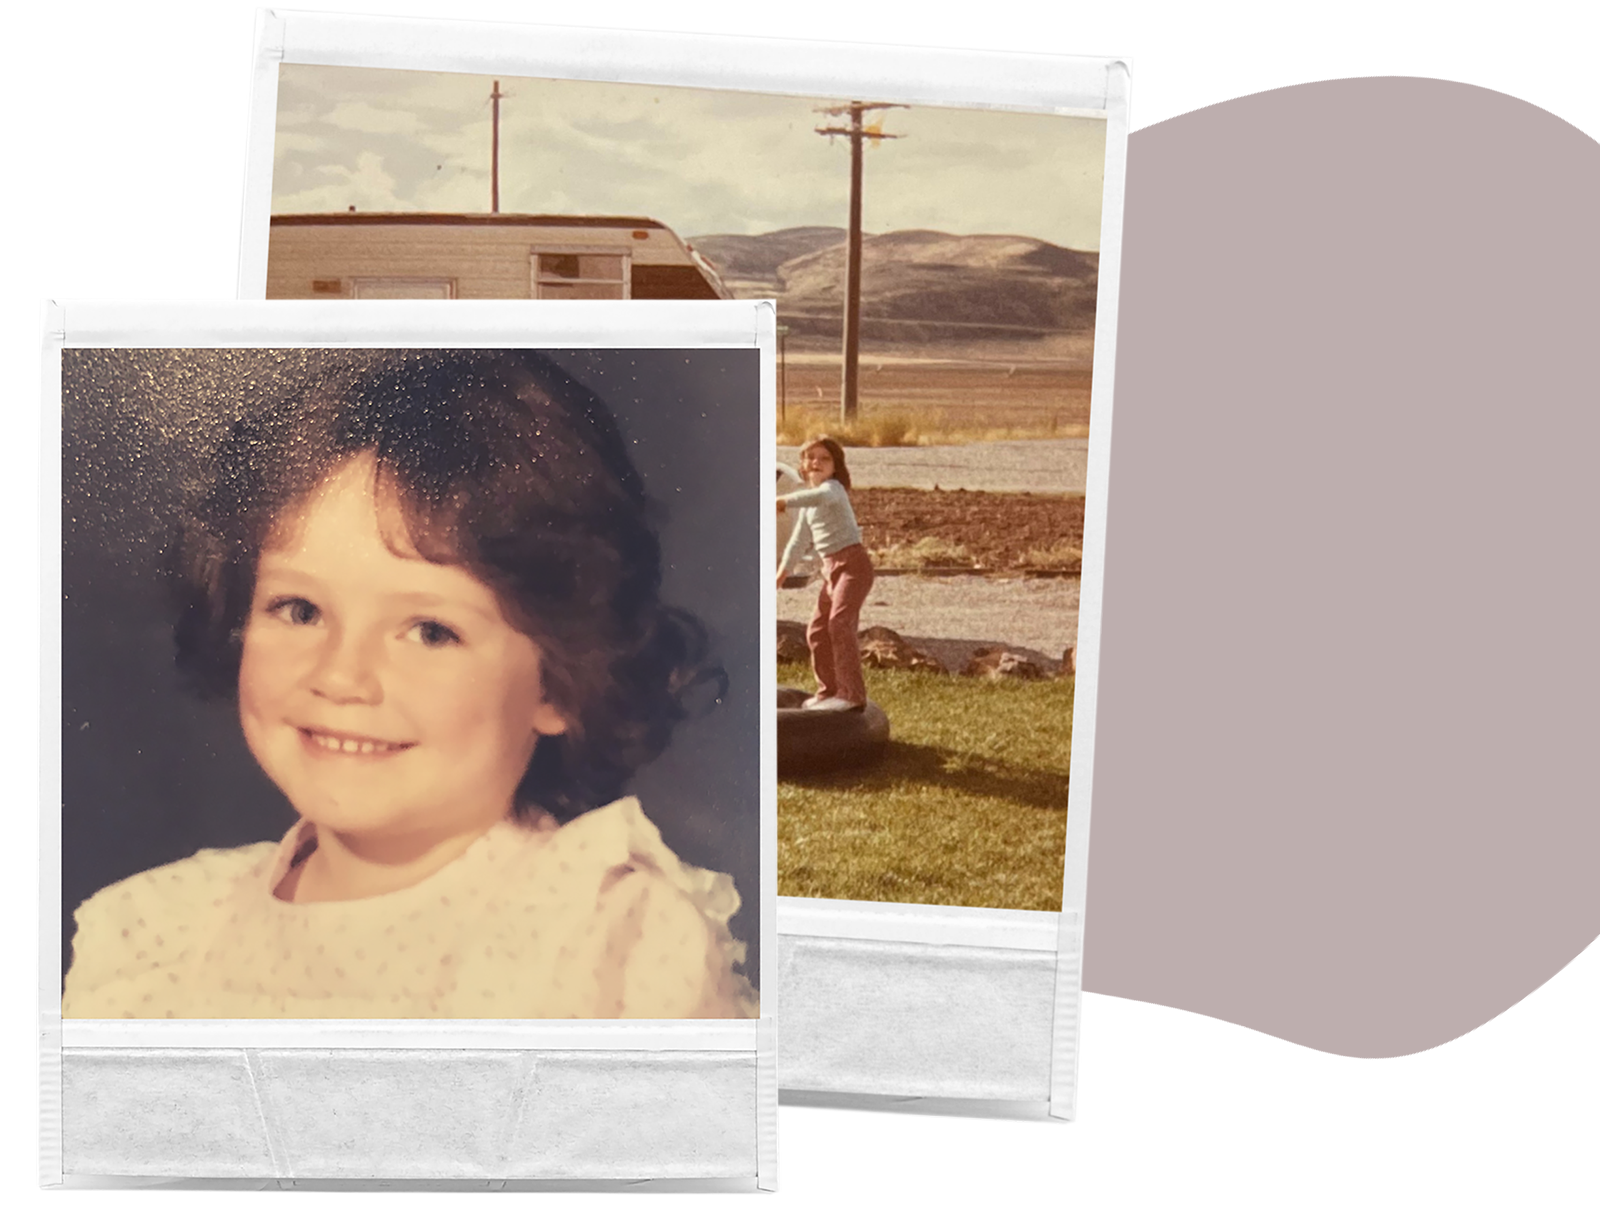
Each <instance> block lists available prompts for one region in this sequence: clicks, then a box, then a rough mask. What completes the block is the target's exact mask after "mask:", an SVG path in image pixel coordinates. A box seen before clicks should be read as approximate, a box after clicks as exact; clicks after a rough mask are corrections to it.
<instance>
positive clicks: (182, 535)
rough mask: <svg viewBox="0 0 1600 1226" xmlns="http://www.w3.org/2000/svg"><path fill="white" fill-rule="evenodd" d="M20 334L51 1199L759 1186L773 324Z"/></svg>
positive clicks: (768, 894) (678, 310)
mask: <svg viewBox="0 0 1600 1226" xmlns="http://www.w3.org/2000/svg"><path fill="white" fill-rule="evenodd" d="M49 327H50V333H49V336H48V338H47V378H46V394H45V395H46V405H45V409H46V423H47V424H46V429H45V437H46V450H47V460H46V472H47V479H46V486H45V488H46V498H47V500H48V501H47V507H46V515H45V517H44V518H45V522H46V524H47V525H48V527H47V539H46V542H45V548H44V556H45V564H46V582H45V600H46V607H45V619H44V624H45V626H46V627H47V629H46V632H45V633H46V642H45V645H44V668H45V692H46V695H47V703H58V704H59V716H60V718H59V720H54V719H51V718H49V715H48V713H47V718H46V720H45V729H46V731H45V741H46V744H45V761H44V797H45V799H44V819H43V821H44V836H43V847H44V865H43V878H42V880H43V891H42V892H43V896H44V903H43V923H42V933H43V941H42V956H41V967H42V970H41V1012H42V1017H43V1027H44V1094H43V1102H44V1129H43V1135H44V1154H43V1164H44V1172H43V1173H44V1179H45V1182H46V1183H51V1184H57V1183H63V1182H65V1183H69V1184H78V1185H84V1184H89V1185H93V1184H97V1183H102V1184H103V1183H105V1182H108V1181H109V1182H114V1183H115V1182H121V1183H127V1182H130V1181H133V1182H141V1181H143V1182H150V1181H155V1182H166V1181H173V1180H187V1179H198V1180H211V1181H215V1180H233V1181H245V1182H247V1183H253V1184H257V1185H261V1186H305V1185H306V1184H308V1183H309V1184H312V1185H313V1186H315V1185H317V1184H320V1183H323V1182H325V1181H335V1182H338V1181H361V1180H366V1181H371V1180H383V1181H387V1182H389V1183H394V1182H396V1181H399V1182H400V1183H401V1184H402V1185H404V1184H407V1183H410V1182H415V1181H455V1182H458V1183H459V1182H460V1181H475V1182H476V1183H478V1184H480V1185H481V1184H483V1183H484V1182H486V1181H490V1182H493V1183H494V1184H495V1186H502V1185H505V1184H510V1185H512V1186H518V1185H520V1184H522V1183H523V1182H524V1181H527V1182H528V1184H529V1186H537V1187H548V1186H559V1187H570V1186H585V1185H586V1183H587V1182H592V1181H628V1182H637V1181H656V1180H664V1181H669V1182H670V1183H672V1184H674V1185H676V1184H683V1183H688V1184H690V1185H692V1186H704V1187H709V1188H755V1187H757V1186H760V1187H764V1188H770V1187H772V1186H774V1178H775V1121H776V1113H777V1094H778V1091H777V1080H776V1063H775V1061H776V1057H775V1043H774V1036H773V1027H774V1022H773V1018H772V996H773V993H772V992H770V991H768V992H767V993H765V994H763V992H762V959H763V955H765V956H766V960H767V962H768V963H769V965H770V962H771V961H772V955H771V951H772V949H773V948H774V945H775V923H776V917H775V907H776V901H775V900H776V853H775V842H776V836H775V823H776V816H775V814H776V801H775V796H774V788H773V784H772V783H771V782H770V781H769V780H767V778H766V775H765V773H764V770H763V767H766V768H768V769H770V768H771V766H772V763H771V762H770V761H764V759H766V758H768V757H770V751H768V750H764V749H763V745H764V743H765V741H766V740H767V739H770V734H771V732H772V727H773V723H774V717H773V715H772V713H771V711H770V706H771V704H770V701H768V698H769V695H770V692H771V687H772V685H773V684H775V666H774V664H773V662H772V660H771V658H770V657H771V655H772V647H771V642H772V636H771V627H770V622H771V618H772V616H773V609H772V601H771V599H766V600H763V599H762V593H763V585H762V584H761V583H760V582H759V580H760V579H761V578H762V577H763V576H764V575H766V574H767V573H768V572H770V570H771V568H772V567H773V565H775V555H774V554H773V552H772V548H773V547H772V540H771V531H770V524H769V522H768V520H769V511H770V508H769V501H770V496H769V494H768V491H767V485H768V480H769V476H768V473H767V471H766V467H767V466H766V460H765V454H764V452H765V448H764V441H765V440H766V439H767V438H768V437H769V435H770V432H771V430H772V429H773V404H774V392H775V384H774V366H773V358H774V341H775V332H774V322H773V311H772V308H771V305H770V304H767V303H741V302H704V303H695V304H684V303H655V304H641V305H636V306H633V307H629V306H626V305H620V306H619V305H618V304H615V303H604V302H599V303H596V302H577V303H574V302H562V303H549V302H529V303H479V304H472V303H460V304H452V305H451V306H445V307H441V306H440V305H439V304H436V303H418V302H386V303H367V304H360V305H351V304H349V303H338V304H319V303H284V302H254V303H223V304H217V305H208V306H204V307H194V308H185V307H161V306H155V307H132V306H130V307H104V306H76V305H72V306H67V307H66V308H53V309H52V317H51V321H50V325H49ZM57 426H59V429H57V428H56V427H57ZM57 446H59V452H57V450H56V449H57ZM57 498H59V504H57V502H56V499H57ZM57 506H59V517H58V516H57V515H56V514H55V509H56V507H57ZM58 599H59V604H55V605H53V606H52V604H51V602H52V601H55V600H58ZM57 678H59V683H57V681H56V679H57ZM57 729H59V735H56V732H55V730H57ZM764 733H765V734H768V735H767V737H765V738H764V735H763V734H764ZM767 978H768V979H769V980H770V979H771V974H770V971H769V972H768V975H767Z"/></svg>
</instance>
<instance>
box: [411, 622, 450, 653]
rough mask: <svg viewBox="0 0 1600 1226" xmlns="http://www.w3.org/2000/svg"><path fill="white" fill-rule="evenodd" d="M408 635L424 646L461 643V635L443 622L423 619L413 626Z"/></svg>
mask: <svg viewBox="0 0 1600 1226" xmlns="http://www.w3.org/2000/svg"><path fill="white" fill-rule="evenodd" d="M407 637H408V638H410V639H412V640H413V641H414V642H418V643H421V644H422V645H423V646H424V647H444V646H446V645H447V644H450V643H459V642H460V641H461V636H460V635H459V634H457V633H456V632H455V631H454V630H452V629H450V627H449V626H447V625H445V624H444V623H443V622H435V621H423V622H418V623H417V624H416V625H414V626H412V627H411V629H410V631H409V632H408V634H407Z"/></svg>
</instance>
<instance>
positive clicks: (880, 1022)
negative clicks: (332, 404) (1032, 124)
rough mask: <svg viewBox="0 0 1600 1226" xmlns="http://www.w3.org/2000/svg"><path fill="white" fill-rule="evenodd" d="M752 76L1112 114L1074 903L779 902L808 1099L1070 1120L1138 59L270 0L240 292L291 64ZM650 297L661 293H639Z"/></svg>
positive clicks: (1086, 553)
mask: <svg viewBox="0 0 1600 1226" xmlns="http://www.w3.org/2000/svg"><path fill="white" fill-rule="evenodd" d="M284 63H291V64H323V65H340V66H350V67H369V68H395V69H416V70H424V71H434V72H464V73H476V74H481V75H491V74H499V75H503V76H505V75H509V76H529V77H545V78H558V79H572V80H586V81H614V82H619V83H629V84H648V85H668V86H685V87H698V88H705V89H722V90H743V91H756V92H762V93H776V94H791V95H799V96H805V97H841V98H842V97H852V96H861V95H862V94H863V93H865V94H868V95H870V96H871V97H873V98H875V99H882V100H885V101H891V102H906V103H921V104H924V105H929V106H953V107H969V108H979V109H997V110H1016V111H1023V112H1030V113H1047V114H1057V115H1072V116H1085V117H1095V118H1103V119H1105V120H1106V161H1105V186H1104V194H1103V201H1102V213H1101V218H1102V220H1101V236H1100V266H1099V298H1098V303H1097V308H1096V328H1095V355H1094V362H1095V378H1094V386H1093V390H1092V393H1091V402H1090V434H1089V448H1088V477H1087V494H1086V507H1085V517H1084V521H1085V522H1084V549H1083V572H1082V590H1081V596H1080V608H1079V620H1078V653H1077V687H1076V695H1075V698H1074V704H1073V745H1072V755H1071V779H1072V783H1071V788H1070V796H1069V798H1068V805H1067V813H1068V817H1067V837H1066V860H1065V872H1064V874H1063V881H1062V909H1061V911H1060V912H1043V911H1039V912H1023V911H1006V910H998V909H989V908H968V907H929V906H919V905H914V904H901V903H880V902H850V901H842V900H826V899H808V898H780V899H779V900H778V944H777V957H776V959H775V965H776V966H777V967H778V968H779V970H778V976H779V979H780V982H781V983H782V985H783V989H782V990H783V999H784V1005H783V1008H784V1013H783V1019H784V1043H783V1057H782V1061H781V1064H780V1067H779V1083H780V1085H781V1087H782V1089H783V1091H784V1092H785V1094H786V1095H788V1094H791V1093H792V1094H796V1095H804V1096H805V1101H808V1102H814V1101H829V1100H830V1099H831V1100H833V1101H837V1102H839V1103H840V1104H841V1105H842V1104H844V1103H846V1102H847V1101H849V1100H850V1099H853V1098H855V1097H858V1096H867V1097H868V1098H869V1099H871V1100H873V1105H888V1104H890V1103H893V1102H905V1101H907V1100H921V1101H922V1102H923V1103H924V1105H927V1104H929V1103H932V1102H934V1101H937V1102H938V1103H940V1104H942V1105H944V1106H945V1108H946V1109H948V1110H951V1111H979V1112H983V1111H992V1110H1003V1111H1005V1110H1015V1109H1018V1108H1019V1107H1027V1106H1034V1105H1036V1106H1037V1108H1038V1109H1039V1111H1040V1112H1041V1113H1043V1112H1046V1111H1047V1112H1048V1114H1049V1115H1051V1116H1054V1117H1057V1118H1060V1119H1071V1118H1072V1116H1073V1112H1074V1105H1075V1099H1076V1087H1077V1061H1078V1008H1079V1001H1080V998H1081V980H1082V977H1081V963H1082V942H1083V914H1084V901H1085V895H1086V893H1087V887H1088V849H1089V817H1090V808H1091V797H1092V795H1093V768H1094V720H1095V705H1096V696H1097V692H1098V684H1097V683H1098V673H1099V656H1100V614H1101V585H1102V582H1103V577H1104V573H1105V561H1104V557H1105V527H1106V505H1107V481H1108V478H1109V474H1110V448H1111V404H1112V398H1111V391H1112V379H1113V374H1114V370H1115V353H1116V324H1117V297H1118V277H1119V269H1120V251H1121V243H1122V206H1123V183H1124V177H1125V164H1126V154H1127V139H1128V105H1129V82H1128V70H1127V66H1126V65H1125V64H1124V63H1123V62H1122V61H1120V60H1115V59H1106V58H1090V57H1075V56H1053V55H1028V54H1015V53H1007V52H983V51H964V50H952V49H934V48H916V47H893V46H866V45H860V44H850V43H834V42H810V41H790V40H780V39H755V38H733V37H723V36H714V35H688V34H666V33H644V32H631V31H614V30H593V29H583V28H577V27H559V26H531V25H508V24H487V23H485V24H480V23H465V22H438V21H423V20H414V19H402V18H374V17H358V16H341V15H333V14H321V13H301V12H283V11H271V10H268V11H264V12H263V13H262V15H261V20H260V22H259V24H258V28H257V42H256V55H255V85H254V92H253V95H252V103H251V117H250V145H249V150H248V161H247V168H246V182H245V198H244V211H243V234H242V241H241V243H240V262H239V294H240V296H241V297H247V298H259V297H261V296H262V295H264V294H265V292H266V275H267V248H268V241H269V231H270V225H269V223H270V219H271V201H272V169H273V149H274V137H275V130H276V122H277V86H278V66H279V65H280V64H284ZM635 305H640V304H635Z"/></svg>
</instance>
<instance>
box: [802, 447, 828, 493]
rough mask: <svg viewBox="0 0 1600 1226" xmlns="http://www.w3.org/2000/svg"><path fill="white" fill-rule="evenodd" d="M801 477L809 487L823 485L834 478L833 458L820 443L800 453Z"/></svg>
mask: <svg viewBox="0 0 1600 1226" xmlns="http://www.w3.org/2000/svg"><path fill="white" fill-rule="evenodd" d="M800 475H801V476H802V477H804V478H805V482H806V484H807V485H812V486H816V485H821V484H822V483H823V482H824V481H826V480H827V479H828V478H829V477H831V476H833V456H832V455H831V454H830V453H829V451H828V449H827V448H826V447H824V446H822V445H821V444H820V443H819V444H817V445H816V446H814V447H807V448H806V449H805V450H804V451H802V452H801V453H800Z"/></svg>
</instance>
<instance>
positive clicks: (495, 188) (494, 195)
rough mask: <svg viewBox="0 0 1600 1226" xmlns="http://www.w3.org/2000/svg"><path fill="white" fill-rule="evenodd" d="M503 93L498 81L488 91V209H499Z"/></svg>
mask: <svg viewBox="0 0 1600 1226" xmlns="http://www.w3.org/2000/svg"><path fill="white" fill-rule="evenodd" d="M504 97H505V95H504V94H502V93H501V92H500V82H498V81H496V82H495V83H494V88H493V89H492V90H490V91H489V101H490V103H491V104H492V105H493V106H494V142H493V145H492V146H491V148H490V150H489V211H490V212H491V213H498V212H499V211H500V99H502V98H504Z"/></svg>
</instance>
